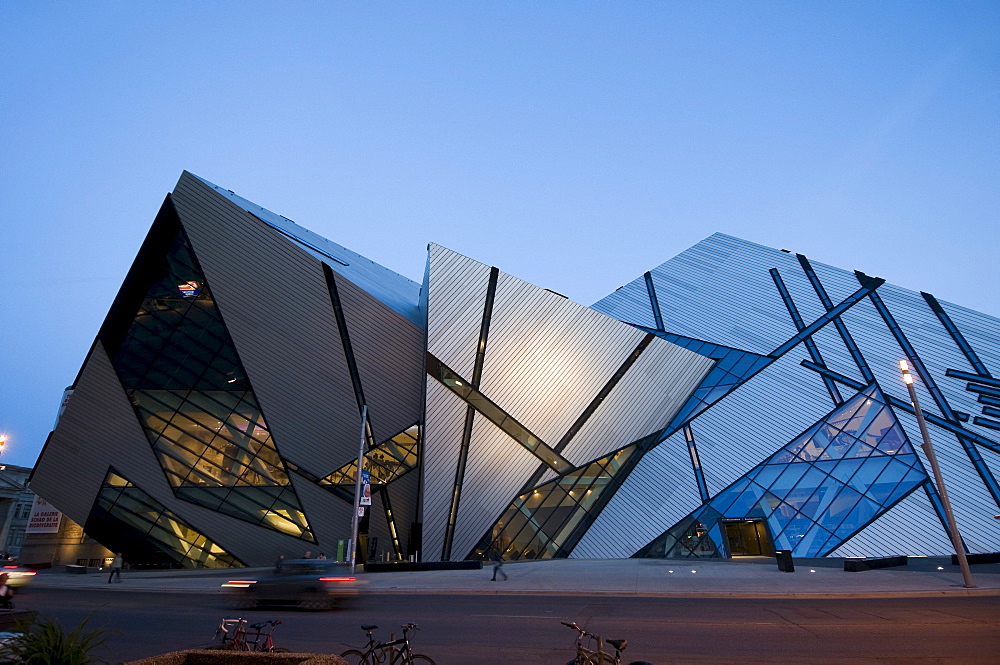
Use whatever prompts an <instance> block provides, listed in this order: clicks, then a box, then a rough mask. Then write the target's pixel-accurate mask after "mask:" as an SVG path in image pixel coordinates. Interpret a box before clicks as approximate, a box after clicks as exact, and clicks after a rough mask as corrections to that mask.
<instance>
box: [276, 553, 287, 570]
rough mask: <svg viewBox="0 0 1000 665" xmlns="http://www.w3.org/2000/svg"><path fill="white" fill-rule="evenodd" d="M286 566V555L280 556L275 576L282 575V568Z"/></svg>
mask: <svg viewBox="0 0 1000 665" xmlns="http://www.w3.org/2000/svg"><path fill="white" fill-rule="evenodd" d="M284 565H285V555H284V554H279V555H278V560H277V561H275V562H274V574H275V575H280V574H281V567H282V566H284Z"/></svg>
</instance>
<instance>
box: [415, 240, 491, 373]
mask: <svg viewBox="0 0 1000 665" xmlns="http://www.w3.org/2000/svg"><path fill="white" fill-rule="evenodd" d="M428 253H429V257H428V262H429V269H428V287H427V298H428V303H427V350H428V351H429V352H431V353H432V354H434V355H435V356H436V357H437V358H438V359H440V360H441V361H442V362H443V363H444V364H445V365H447V366H448V367H450V368H452V369H453V370H454V371H456V372H458V374H459V375H460V376H463V377H465V379H466V380H472V369H473V366H474V365H475V362H476V349H477V348H478V346H479V334H480V330H481V329H482V323H483V304H484V302H485V299H486V288H487V286H488V284H489V278H490V268H489V266H485V265H483V264H482V263H479V262H477V261H473V260H472V259H470V258H467V257H465V256H462V255H461V254H458V253H457V252H453V251H451V250H449V249H445V248H444V247H441V246H440V245H435V244H431V245H430V246H429V247H428Z"/></svg>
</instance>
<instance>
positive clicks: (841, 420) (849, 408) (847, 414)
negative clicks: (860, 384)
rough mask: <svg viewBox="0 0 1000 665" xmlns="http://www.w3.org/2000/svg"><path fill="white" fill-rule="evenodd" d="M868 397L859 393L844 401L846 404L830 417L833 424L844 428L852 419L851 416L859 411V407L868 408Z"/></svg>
mask: <svg viewBox="0 0 1000 665" xmlns="http://www.w3.org/2000/svg"><path fill="white" fill-rule="evenodd" d="M867 400H868V398H867V397H866V396H865V395H864V394H858V395H855V396H854V397H852V398H851V399H849V400H847V401H846V402H844V404H843V405H842V406H841V407H840V408H839V409H838V410H837V411H836V412H835V413H833V414H832V415H831V416H830V417H829V418H828V419H827V422H829V423H830V424H831V425H834V426H835V427H837V428H838V429H843V428H844V426H845V425H846V424H847V423H849V422H850V421H851V418H852V417H853V416H854V414H855V413H857V411H858V409H860V408H862V407H864V408H866V409H867V408H868V407H867V405H866V404H865V402H866V401H867Z"/></svg>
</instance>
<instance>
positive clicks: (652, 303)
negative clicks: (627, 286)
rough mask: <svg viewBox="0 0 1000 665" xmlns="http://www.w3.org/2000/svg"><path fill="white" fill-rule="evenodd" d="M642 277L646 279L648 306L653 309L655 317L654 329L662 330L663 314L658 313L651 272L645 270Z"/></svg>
mask: <svg viewBox="0 0 1000 665" xmlns="http://www.w3.org/2000/svg"><path fill="white" fill-rule="evenodd" d="M643 277H644V278H645V279H646V291H647V292H648V293H649V306H650V308H651V309H652V310H653V318H654V319H656V329H657V330H659V331H663V315H662V314H660V301H659V300H657V298H656V287H655V286H653V274H652V273H650V272H647V273H646V274H644V275H643Z"/></svg>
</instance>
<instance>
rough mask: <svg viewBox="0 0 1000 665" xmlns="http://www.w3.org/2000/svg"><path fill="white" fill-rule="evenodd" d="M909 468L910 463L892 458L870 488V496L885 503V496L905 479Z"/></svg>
mask: <svg viewBox="0 0 1000 665" xmlns="http://www.w3.org/2000/svg"><path fill="white" fill-rule="evenodd" d="M909 470H910V467H909V466H908V465H906V464H903V463H902V462H898V461H896V460H895V459H894V460H892V461H891V462H889V464H887V465H886V467H885V469H883V470H882V473H880V474H879V477H878V478H876V479H875V482H874V484H872V486H871V487H869V488H868V497H869V498H872V499H875V500H876V501H878V502H879V503H885V501H884V499H885V497H887V496H888V495H889V493H890V492H892V490H894V489H895V488H896V484H897V483H899V481H900V480H902V479H903V476H905V475H906V472H907V471H909Z"/></svg>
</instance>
